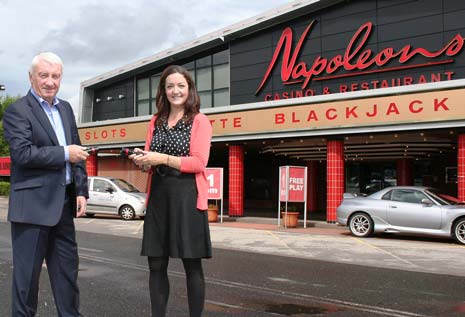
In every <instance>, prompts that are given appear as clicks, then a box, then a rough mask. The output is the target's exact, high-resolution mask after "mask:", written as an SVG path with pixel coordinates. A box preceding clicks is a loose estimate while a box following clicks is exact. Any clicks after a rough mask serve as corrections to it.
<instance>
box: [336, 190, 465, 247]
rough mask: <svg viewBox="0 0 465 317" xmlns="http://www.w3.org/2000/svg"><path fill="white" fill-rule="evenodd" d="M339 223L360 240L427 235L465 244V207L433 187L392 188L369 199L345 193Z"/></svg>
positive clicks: (338, 214)
mask: <svg viewBox="0 0 465 317" xmlns="http://www.w3.org/2000/svg"><path fill="white" fill-rule="evenodd" d="M337 221H338V222H339V223H340V224H341V225H344V226H349V229H350V231H351V232H352V234H353V235H354V236H357V237H367V236H369V235H371V234H372V233H376V232H378V233H379V232H386V233H387V232H389V233H407V234H426V235H431V236H442V237H452V238H454V239H455V240H456V241H457V242H458V243H461V244H465V204H464V203H463V202H462V203H461V202H459V201H458V200H457V199H456V198H454V197H452V196H449V195H445V194H442V193H440V192H439V191H438V190H436V189H434V188H430V187H418V186H395V187H388V188H384V189H382V190H380V191H378V192H376V193H374V194H371V195H369V196H366V197H363V196H356V195H354V194H349V193H345V194H344V199H343V201H342V203H341V205H340V206H339V207H338V208H337Z"/></svg>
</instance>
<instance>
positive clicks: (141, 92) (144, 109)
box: [136, 78, 150, 116]
mask: <svg viewBox="0 0 465 317" xmlns="http://www.w3.org/2000/svg"><path fill="white" fill-rule="evenodd" d="M149 100H150V79H149V78H143V79H139V80H138V81H137V107H136V108H137V109H136V114H137V115H138V116H145V115H148V114H150V103H149Z"/></svg>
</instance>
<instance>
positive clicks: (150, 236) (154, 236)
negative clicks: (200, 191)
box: [141, 166, 212, 258]
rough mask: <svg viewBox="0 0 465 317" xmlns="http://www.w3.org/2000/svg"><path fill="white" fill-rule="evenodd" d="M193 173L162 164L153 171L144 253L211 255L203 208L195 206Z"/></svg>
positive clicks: (161, 255)
mask: <svg viewBox="0 0 465 317" xmlns="http://www.w3.org/2000/svg"><path fill="white" fill-rule="evenodd" d="M196 206H197V187H196V183H195V174H187V173H181V172H179V171H178V170H175V169H171V168H168V167H166V166H163V168H159V169H158V172H154V173H153V175H152V183H151V189H150V196H149V199H148V204H147V211H146V215H145V220H144V234H143V239H142V252H141V254H142V255H144V256H152V257H168V256H169V257H173V258H211V256H212V247H211V241H210V229H209V226H208V215H207V212H206V211H200V210H198V209H197V207H196Z"/></svg>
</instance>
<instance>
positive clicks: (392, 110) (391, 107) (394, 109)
mask: <svg viewBox="0 0 465 317" xmlns="http://www.w3.org/2000/svg"><path fill="white" fill-rule="evenodd" d="M391 113H395V114H399V109H398V108H397V105H396V103H395V102H391V103H390V104H389V107H388V110H387V111H386V115H387V116H389V115H390V114H391Z"/></svg>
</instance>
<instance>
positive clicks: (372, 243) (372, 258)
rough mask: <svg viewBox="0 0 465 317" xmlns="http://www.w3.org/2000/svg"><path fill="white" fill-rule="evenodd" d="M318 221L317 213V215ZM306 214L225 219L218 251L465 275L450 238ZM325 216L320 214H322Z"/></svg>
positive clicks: (104, 229)
mask: <svg viewBox="0 0 465 317" xmlns="http://www.w3.org/2000/svg"><path fill="white" fill-rule="evenodd" d="M7 205H8V200H7V198H6V197H0V221H6V210H7ZM315 217H316V215H315ZM315 217H313V218H312V214H309V215H308V219H309V220H308V221H307V228H303V221H302V220H300V222H299V225H298V227H297V228H283V227H279V226H278V225H277V218H262V217H224V219H223V223H220V222H218V223H210V233H211V240H212V245H213V247H214V248H219V249H230V250H237V251H243V252H250V253H251V254H254V256H255V255H256V254H270V255H278V256H283V257H288V258H289V260H290V261H292V258H302V259H309V260H319V261H329V262H336V263H343V264H353V265H363V266H370V267H380V268H389V269H399V270H404V271H415V272H427V273H436V274H448V275H455V276H465V269H464V268H465V246H464V245H459V244H457V243H455V242H454V241H453V240H452V239H446V238H431V237H411V236H408V237H407V236H400V235H377V236H375V237H372V238H365V239H361V238H357V237H354V236H352V235H351V234H350V231H349V230H348V228H346V227H341V226H338V225H337V224H332V223H327V222H326V221H324V220H317V219H315ZM320 217H321V215H320ZM75 224H76V230H77V231H80V232H92V233H98V234H105V235H115V236H124V237H129V238H135V239H141V237H142V232H143V221H140V220H134V221H123V220H121V219H119V218H116V217H113V216H111V217H109V216H96V217H95V218H87V217H82V218H78V219H76V220H75Z"/></svg>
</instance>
